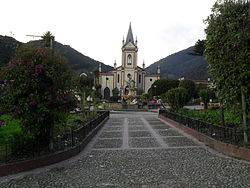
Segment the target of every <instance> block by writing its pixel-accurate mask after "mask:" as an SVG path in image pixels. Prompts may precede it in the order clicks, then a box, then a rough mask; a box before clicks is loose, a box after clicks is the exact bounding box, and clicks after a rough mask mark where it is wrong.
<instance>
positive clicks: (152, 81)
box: [144, 76, 158, 93]
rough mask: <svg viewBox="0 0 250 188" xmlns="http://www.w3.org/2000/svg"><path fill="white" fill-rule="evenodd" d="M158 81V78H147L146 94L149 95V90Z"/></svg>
mask: <svg viewBox="0 0 250 188" xmlns="http://www.w3.org/2000/svg"><path fill="white" fill-rule="evenodd" d="M156 80H158V76H145V86H144V87H145V88H144V92H145V93H148V90H149V89H150V88H151V85H152V84H153V83H154V82H155V81H156Z"/></svg>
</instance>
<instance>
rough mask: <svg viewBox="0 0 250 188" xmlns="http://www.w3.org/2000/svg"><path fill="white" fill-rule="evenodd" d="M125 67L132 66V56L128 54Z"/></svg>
mask: <svg viewBox="0 0 250 188" xmlns="http://www.w3.org/2000/svg"><path fill="white" fill-rule="evenodd" d="M127 65H132V56H131V54H128V56H127Z"/></svg>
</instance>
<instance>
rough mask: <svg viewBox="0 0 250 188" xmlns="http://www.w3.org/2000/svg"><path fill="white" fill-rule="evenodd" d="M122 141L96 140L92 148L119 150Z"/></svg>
mask: <svg viewBox="0 0 250 188" xmlns="http://www.w3.org/2000/svg"><path fill="white" fill-rule="evenodd" d="M121 146H122V139H98V140H97V142H96V143H95V145H94V148H120V147H121Z"/></svg>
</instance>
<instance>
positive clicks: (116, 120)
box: [0, 112, 250, 188]
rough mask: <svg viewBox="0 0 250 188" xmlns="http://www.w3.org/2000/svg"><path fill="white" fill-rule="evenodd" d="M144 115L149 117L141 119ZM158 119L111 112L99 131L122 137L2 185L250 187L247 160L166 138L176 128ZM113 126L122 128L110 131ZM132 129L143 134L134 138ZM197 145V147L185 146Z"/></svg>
mask: <svg viewBox="0 0 250 188" xmlns="http://www.w3.org/2000/svg"><path fill="white" fill-rule="evenodd" d="M125 118H127V119H125ZM142 118H145V119H146V120H145V121H141V120H142ZM133 119H137V120H135V121H132V120H133ZM151 119H152V121H150V120H151ZM125 120H129V121H130V123H131V122H136V123H139V125H138V124H137V125H136V124H135V125H134V126H130V125H127V124H124V122H127V123H129V121H125ZM155 120H157V114H155V113H150V112H115V113H114V114H113V113H111V115H110V120H109V121H108V122H107V123H106V124H105V127H104V129H102V132H101V133H100V134H99V135H100V136H104V137H105V136H107V134H113V135H114V134H116V133H115V132H119V133H117V134H119V136H121V135H120V133H121V132H122V131H123V134H122V137H121V138H105V139H104V138H100V137H97V138H95V141H94V142H93V143H95V144H94V146H93V148H90V150H89V151H87V152H83V154H80V156H78V160H75V161H73V162H71V163H66V162H65V164H64V165H63V166H59V167H56V168H52V169H50V170H48V171H44V170H42V171H40V172H39V173H33V174H29V175H25V176H20V178H10V179H5V178H4V177H3V178H0V187H1V188H9V187H11V188H12V187H18V188H19V187H20V188H22V187H25V188H33V187H50V188H52V187H53V188H57V187H58V188H61V187H100V188H103V187H131V188H138V187H142V188H166V187H177V188H178V187H185V188H186V187H190V188H193V187H202V188H203V187H205V188H217V187H218V188H221V187H226V188H236V187H237V188H238V187H243V188H249V187H250V173H249V172H250V163H249V162H245V161H240V160H235V159H233V158H230V157H224V156H223V155H218V154H216V153H215V152H210V150H208V149H207V148H206V147H204V146H199V145H198V144H197V143H196V142H194V141H193V140H191V139H189V138H187V137H185V136H183V137H164V136H169V135H168V134H172V135H171V136H173V135H174V134H176V132H174V130H173V129H169V126H162V125H159V124H158V123H159V122H156V121H155ZM145 122H148V123H145ZM144 123H145V125H144ZM114 125H115V126H114ZM107 127H109V128H107ZM114 127H120V128H122V129H121V130H120V131H118V130H119V128H117V130H116V131H113V132H111V133H110V131H109V132H107V130H109V129H112V128H114ZM132 127H134V128H135V127H137V128H138V129H139V127H140V128H146V131H131V128H132ZM163 127H164V128H163ZM166 127H167V130H165V129H166ZM131 132H132V134H138V132H139V134H141V135H137V136H140V137H138V138H135V137H131ZM134 132H137V133H134ZM140 132H141V133H140ZM144 132H146V134H147V133H148V132H150V134H151V136H152V137H151V138H145V137H143V136H144V135H145V134H144ZM125 133H126V134H125ZM109 136H111V135H108V137H109ZM123 142H128V145H129V146H127V145H126V144H125V146H126V147H124V143H123ZM161 142H163V143H164V142H166V143H167V146H169V147H163V146H164V144H162V143H161ZM195 145H197V146H199V147H193V148H192V147H185V146H195ZM180 146H181V147H180ZM171 147H174V148H171Z"/></svg>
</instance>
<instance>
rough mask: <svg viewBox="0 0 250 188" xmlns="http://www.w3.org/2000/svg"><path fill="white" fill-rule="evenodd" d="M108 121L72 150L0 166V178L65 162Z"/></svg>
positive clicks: (80, 149) (83, 146) (81, 148)
mask: <svg viewBox="0 0 250 188" xmlns="http://www.w3.org/2000/svg"><path fill="white" fill-rule="evenodd" d="M108 119H109V116H108V117H106V118H105V119H104V120H103V121H102V122H101V123H100V124H99V125H98V126H97V127H96V128H95V129H94V130H92V131H91V132H90V134H89V135H88V136H87V137H86V138H85V139H84V141H83V142H82V143H81V144H80V145H78V146H75V147H73V148H70V149H69V150H66V151H59V152H56V153H53V154H49V155H45V156H41V157H38V158H34V159H30V160H25V161H20V162H16V163H10V164H5V165H2V166H0V177H1V176H6V175H10V174H16V173H19V172H23V171H28V170H31V169H35V168H38V167H42V166H47V165H50V164H53V163H57V162H60V161H63V160H66V159H68V158H70V157H73V156H75V155H77V154H78V153H80V152H81V151H82V150H83V149H84V148H85V146H86V145H87V144H88V143H89V142H90V140H91V139H92V138H93V137H94V136H95V135H96V134H97V132H98V130H99V129H100V128H101V127H102V126H103V125H104V123H105V122H106V121H107V120H108Z"/></svg>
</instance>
